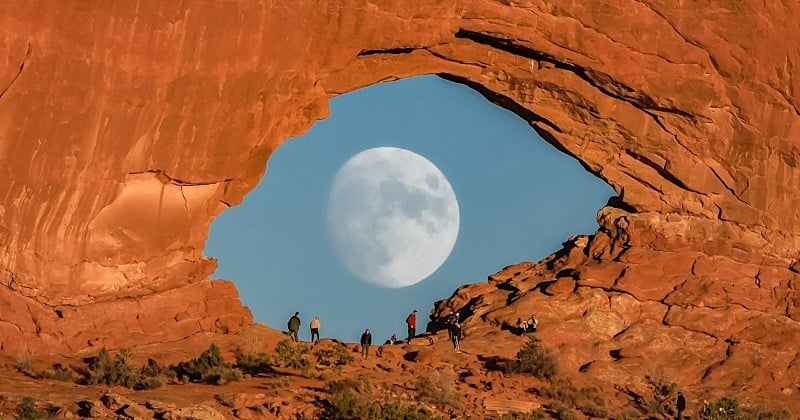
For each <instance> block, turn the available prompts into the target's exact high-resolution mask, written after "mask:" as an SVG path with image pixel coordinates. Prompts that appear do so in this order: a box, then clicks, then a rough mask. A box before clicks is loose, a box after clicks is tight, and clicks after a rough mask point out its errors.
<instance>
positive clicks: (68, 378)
mask: <svg viewBox="0 0 800 420" xmlns="http://www.w3.org/2000/svg"><path fill="white" fill-rule="evenodd" d="M39 378H41V379H55V380H57V381H61V382H72V380H73V378H72V371H71V370H69V368H66V367H64V366H63V365H62V364H61V363H53V366H51V367H49V368H47V369H45V370H43V371H42V372H41V373H39Z"/></svg>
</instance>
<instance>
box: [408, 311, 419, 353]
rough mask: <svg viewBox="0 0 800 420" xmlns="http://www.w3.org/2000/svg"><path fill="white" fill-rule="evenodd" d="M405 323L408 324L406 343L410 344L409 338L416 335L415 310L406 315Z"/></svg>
mask: <svg viewBox="0 0 800 420" xmlns="http://www.w3.org/2000/svg"><path fill="white" fill-rule="evenodd" d="M406 325H407V326H408V344H411V339H412V338H414V336H416V335H417V310H416V309H414V310H413V311H411V313H410V314H408V316H407V317H406Z"/></svg>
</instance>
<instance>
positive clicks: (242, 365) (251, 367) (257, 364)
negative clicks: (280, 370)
mask: <svg viewBox="0 0 800 420" xmlns="http://www.w3.org/2000/svg"><path fill="white" fill-rule="evenodd" d="M236 368H237V369H239V370H241V371H242V372H244V373H248V374H250V375H254V376H255V375H258V374H260V373H272V372H273V369H272V366H271V364H270V355H269V354H267V353H244V352H242V351H241V350H240V351H237V352H236Z"/></svg>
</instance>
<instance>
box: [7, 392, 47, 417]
mask: <svg viewBox="0 0 800 420" xmlns="http://www.w3.org/2000/svg"><path fill="white" fill-rule="evenodd" d="M48 417H49V414H48V413H47V411H45V410H42V409H40V408H37V407H36V400H34V399H33V397H23V398H22V400H21V401H20V402H19V403H18V404H17V408H16V410H15V411H14V418H15V419H18V420H39V419H46V418H48Z"/></svg>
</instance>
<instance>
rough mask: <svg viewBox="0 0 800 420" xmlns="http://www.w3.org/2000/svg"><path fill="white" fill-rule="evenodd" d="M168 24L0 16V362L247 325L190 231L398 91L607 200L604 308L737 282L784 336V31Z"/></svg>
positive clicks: (163, 12)
mask: <svg viewBox="0 0 800 420" xmlns="http://www.w3.org/2000/svg"><path fill="white" fill-rule="evenodd" d="M174 3H175V4H173V2H160V1H140V2H95V3H80V4H78V3H74V4H69V3H64V2H54V1H46V0H39V1H31V2H10V3H9V4H7V5H5V6H2V13H0V51H2V53H3V56H5V57H6V60H3V61H0V63H1V64H0V122H2V124H1V125H0V173H2V175H3V177H2V179H3V182H0V267H2V270H0V281H1V282H2V284H3V286H2V287H0V320H1V321H2V322H0V331H2V333H1V335H2V337H4V339H3V344H2V346H3V347H2V351H3V352H5V353H7V354H15V353H17V352H19V351H23V350H26V349H28V350H30V349H37V348H38V349H44V348H48V349H51V350H52V351H60V352H74V351H79V350H82V349H85V348H86V347H88V346H92V345H99V344H105V345H110V346H116V345H126V344H130V343H133V342H147V341H160V340H174V339H179V338H181V337H184V336H187V335H190V334H193V333H195V332H197V331H203V330H214V331H223V332H225V331H231V332H232V331H236V330H237V329H238V328H239V327H240V326H241V325H243V324H247V323H249V322H251V316H250V314H249V312H248V311H247V310H246V308H243V307H241V305H240V304H239V302H238V299H237V295H236V291H235V289H234V288H233V286H232V285H230V284H229V283H226V282H220V281H214V282H211V281H209V280H207V277H208V275H210V273H211V272H212V271H213V268H214V264H215V263H214V262H213V261H211V260H209V259H208V258H206V257H204V256H203V255H202V249H203V245H204V242H205V239H206V235H207V230H208V227H209V225H210V223H211V221H212V220H213V218H214V217H215V216H216V215H218V214H219V213H220V212H221V211H223V210H224V209H225V208H226V207H228V206H231V205H236V204H238V203H239V202H240V201H241V199H242V197H243V196H244V195H245V194H246V193H247V192H248V191H249V190H250V189H252V188H253V187H254V186H255V185H256V183H257V182H258V180H259V179H260V177H261V176H263V173H264V171H265V169H266V162H267V158H268V157H269V155H270V154H271V152H272V151H273V150H275V148H276V147H278V145H279V144H281V143H282V142H283V141H285V140H286V139H287V138H289V137H292V136H295V135H298V134H300V133H302V132H303V131H305V130H306V129H307V128H308V127H309V126H310V125H311V124H312V123H313V121H315V120H316V119H319V118H324V117H326V116H327V113H328V109H327V101H328V100H329V99H330V98H331V97H333V96H335V95H337V94H341V93H344V92H348V91H351V90H353V89H356V88H359V87H363V86H367V85H370V84H373V83H378V82H381V81H386V80H393V79H397V78H402V77H408V76H412V75H418V74H440V75H442V76H443V77H446V78H448V79H450V80H454V81H458V82H460V83H464V84H466V85H468V86H471V87H473V88H475V89H477V90H478V91H480V92H481V93H483V94H484V95H485V96H486V97H487V98H489V99H490V100H493V101H495V102H497V103H499V104H501V105H502V106H504V107H506V108H508V109H510V110H512V111H514V112H516V113H517V114H518V115H520V116H521V117H522V118H524V119H526V120H527V121H528V122H529V123H530V124H531V126H532V127H533V129H535V130H536V131H538V132H539V133H540V134H542V135H543V136H544V137H545V138H546V139H547V140H548V141H550V142H551V143H553V144H554V145H556V146H557V147H559V148H560V149H561V150H563V151H564V152H565V153H569V154H570V155H572V156H574V157H576V158H577V159H579V160H580V161H581V162H582V164H583V165H584V166H585V167H586V168H587V170H589V171H591V172H593V173H595V174H597V175H598V176H600V177H602V178H603V179H604V180H606V181H607V182H608V183H609V184H611V185H612V186H613V187H614V188H615V190H616V191H617V192H618V193H619V196H620V198H621V200H622V202H623V203H624V205H620V206H617V207H619V208H617V207H608V208H606V209H603V210H601V212H600V213H599V217H598V220H599V222H600V223H601V232H600V233H601V234H600V235H599V236H598V239H597V241H599V242H596V243H602V246H596V247H595V250H596V252H594V253H593V254H592V257H593V261H594V262H593V264H594V266H597V267H603V269H604V270H611V271H615V272H616V274H615V275H614V276H611V277H614V278H613V280H614V282H616V283H614V284H616V286H614V284H611V285H604V287H620V288H626V287H627V288H628V289H631V290H635V292H634V293H639V294H640V295H641V296H640V297H642V298H647V299H656V300H658V299H661V300H663V299H664V298H665V294H669V293H671V292H675V291H678V290H679V289H680V288H681V287H686V290H685V291H684V292H683V295H684V296H685V301H681V302H678V303H679V304H680V305H684V303H685V302H689V301H691V299H692V296H695V293H694V292H693V289H691V288H689V286H685V285H686V282H685V278H686V276H695V277H698V278H699V277H702V278H703V279H704V280H703V281H707V282H708V283H707V284H706V283H703V284H705V285H707V286H708V285H710V286H709V287H712V288H713V287H718V288H720V290H717V291H716V292H714V293H716V295H714V296H716V297H717V298H719V299H721V300H725V301H726V302H728V303H730V301H731V300H733V301H736V299H739V298H742V299H744V298H743V297H741V296H739V297H737V296H734V293H732V292H730V290H728V289H726V290H722V284H721V282H720V281H719V280H720V278H721V277H722V276H727V278H728V279H729V280H730V281H732V282H733V283H734V284H735V285H739V286H741V287H745V285H747V287H750V286H752V285H753V284H757V286H758V291H756V292H757V293H758V294H757V295H756V297H754V298H747V299H750V300H748V301H747V302H746V303H743V304H742V305H745V306H747V305H749V306H748V307H754V306H755V307H758V308H759V310H763V311H765V312H767V313H772V314H774V315H775V316H783V317H787V318H790V319H795V318H796V317H797V310H796V309H795V303H794V302H795V296H796V294H795V290H794V288H793V287H794V286H793V282H794V281H795V280H796V279H795V277H796V276H795V273H796V271H795V270H797V269H796V268H795V267H794V265H793V264H794V261H795V258H797V249H798V245H799V244H800V242H799V238H800V236H798V231H799V230H800V213H798V211H797V205H798V202H799V201H800V197H798V194H799V193H798V190H799V189H798V186H800V177H799V176H798V170H797V165H798V158H800V151H798V147H797V136H798V133H800V81H798V77H800V76H798V75H797V74H798V73H796V72H794V67H793V66H794V63H795V62H797V60H798V57H800V52H799V51H798V47H797V46H796V45H793V44H792V43H790V42H785V40H787V39H793V38H792V37H791V36H790V35H789V34H788V33H787V32H786V31H787V30H788V28H789V25H788V23H789V22H794V21H796V20H797V18H798V17H800V16H798V14H800V13H799V12H798V10H797V8H795V7H786V6H784V5H782V4H777V3H776V4H772V5H769V6H765V5H764V4H763V3H761V2H756V1H741V2H717V1H711V0H708V1H704V2H694V3H688V2H680V3H675V2H662V1H657V0H625V1H617V0H593V1H587V2H572V1H555V0H554V1H539V0H530V1H515V0H512V1H503V2H493V1H484V0H472V1H470V0H448V1H433V0H430V1H428V0H423V1H419V2H416V4H414V5H413V7H411V6H410V5H407V4H406V3H405V2H392V1H371V2H367V1H363V0H345V1H321V2H320V1H303V0H301V1H294V2H285V1H279V0H238V1H229V2H211V1H203V0H193V1H187V2H174ZM623 249H624V250H626V254H625V257H624V258H621V257H620V255H621V254H620V251H621V250H623ZM664 256H669V258H667V259H664V258H663V257H664ZM659 258H661V260H663V261H664V262H663V263H656V264H649V263H652V262H653V261H659ZM676 261H677V263H676ZM645 262H648V264H647V265H645V264H644V263H645ZM605 263H607V264H605ZM602 264H605V265H602ZM610 266H613V268H608V267H610ZM645 267H646V268H647V269H646V270H643V268H645ZM637 270H639V272H640V274H642V276H640V277H637V276H633V275H632V273H634V272H637ZM642 270H643V271H642ZM625 273H627V275H626V274H625ZM615 276H616V277H615ZM653 277H657V278H659V279H660V280H661V281H659V282H658V283H657V284H653V282H652V281H650V280H648V278H653ZM762 286H763V288H762ZM753 287H755V286H753ZM735 288H736V287H734V289H735ZM767 289H769V290H767ZM715 290H716V289H715ZM747 290H748V291H749V289H747ZM742 293H744V294H746V293H749V292H742ZM705 296H706V297H708V296H709V295H705ZM680 305H679V306H680ZM692 305H695V306H697V305H699V306H702V302H697V301H696V300H695V301H692ZM684 306H685V305H684ZM710 306H712V307H713V306H714V305H710ZM682 307H683V306H682ZM112 313H113V314H114V315H113V316H111V315H109V314H112Z"/></svg>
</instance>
